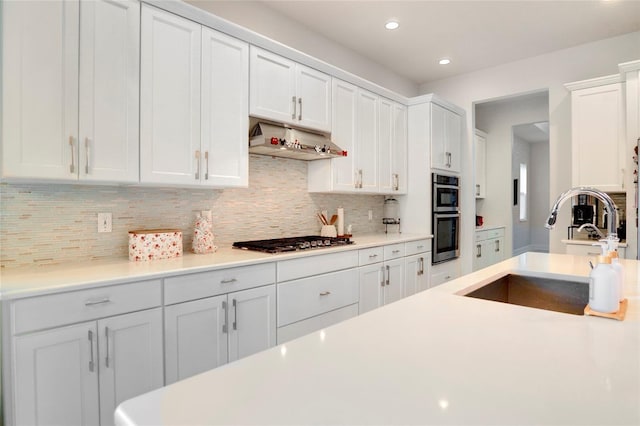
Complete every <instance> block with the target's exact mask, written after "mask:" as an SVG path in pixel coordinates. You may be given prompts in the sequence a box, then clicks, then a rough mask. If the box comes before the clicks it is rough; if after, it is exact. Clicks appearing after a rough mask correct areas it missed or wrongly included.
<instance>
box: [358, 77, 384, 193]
mask: <svg viewBox="0 0 640 426" xmlns="http://www.w3.org/2000/svg"><path fill="white" fill-rule="evenodd" d="M357 99H358V110H357V111H358V112H357V121H356V125H357V127H356V136H357V149H356V153H355V155H357V159H356V161H357V164H358V179H359V181H360V183H359V185H358V186H359V187H360V191H361V192H373V193H375V192H378V96H377V95H375V94H373V93H371V92H367V91H365V90H362V89H359V90H358V96H357Z"/></svg>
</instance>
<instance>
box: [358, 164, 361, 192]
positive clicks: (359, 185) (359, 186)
mask: <svg viewBox="0 0 640 426" xmlns="http://www.w3.org/2000/svg"><path fill="white" fill-rule="evenodd" d="M358 173H359V174H360V183H359V184H358V188H360V189H362V169H360V170H359V172H358Z"/></svg>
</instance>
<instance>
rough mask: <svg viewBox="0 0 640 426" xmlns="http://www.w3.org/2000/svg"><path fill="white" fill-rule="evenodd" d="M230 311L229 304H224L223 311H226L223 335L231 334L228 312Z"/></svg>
mask: <svg viewBox="0 0 640 426" xmlns="http://www.w3.org/2000/svg"><path fill="white" fill-rule="evenodd" d="M228 309H229V308H228V307H227V302H226V301H224V302H222V310H224V324H222V332H223V333H228V332H229V324H228V321H229V313H228V312H227V311H228Z"/></svg>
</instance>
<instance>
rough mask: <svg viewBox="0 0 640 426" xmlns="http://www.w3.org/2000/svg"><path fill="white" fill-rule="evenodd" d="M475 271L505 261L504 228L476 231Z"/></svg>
mask: <svg viewBox="0 0 640 426" xmlns="http://www.w3.org/2000/svg"><path fill="white" fill-rule="evenodd" d="M473 253H474V254H473V270H474V271H477V270H478V269H482V268H486V267H487V266H490V265H493V264H494V263H498V262H500V261H502V260H504V228H497V229H489V230H483V231H476V242H475V245H474V252H473Z"/></svg>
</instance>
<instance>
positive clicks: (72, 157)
mask: <svg viewBox="0 0 640 426" xmlns="http://www.w3.org/2000/svg"><path fill="white" fill-rule="evenodd" d="M69 146H70V147H71V165H70V166H69V173H75V172H76V162H75V153H74V151H75V150H74V149H73V136H69Z"/></svg>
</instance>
